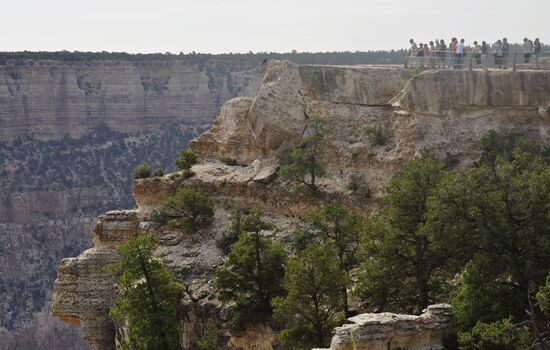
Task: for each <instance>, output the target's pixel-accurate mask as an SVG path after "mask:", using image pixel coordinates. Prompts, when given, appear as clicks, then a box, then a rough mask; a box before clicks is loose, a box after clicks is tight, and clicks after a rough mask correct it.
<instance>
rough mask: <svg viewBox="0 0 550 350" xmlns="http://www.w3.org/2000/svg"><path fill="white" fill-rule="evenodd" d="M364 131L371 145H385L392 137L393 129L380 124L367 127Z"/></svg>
mask: <svg viewBox="0 0 550 350" xmlns="http://www.w3.org/2000/svg"><path fill="white" fill-rule="evenodd" d="M364 132H365V135H366V136H367V138H368V140H369V143H370V144H371V146H384V145H386V144H387V143H388V142H389V141H390V139H391V138H392V132H391V130H390V129H388V128H384V127H380V126H375V127H365V129H364Z"/></svg>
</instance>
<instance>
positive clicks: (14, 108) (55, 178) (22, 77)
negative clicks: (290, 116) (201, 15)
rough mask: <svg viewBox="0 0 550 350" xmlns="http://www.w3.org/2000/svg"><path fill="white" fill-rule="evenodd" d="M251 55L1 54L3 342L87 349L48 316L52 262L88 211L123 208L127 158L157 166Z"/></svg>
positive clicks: (227, 93)
mask: <svg viewBox="0 0 550 350" xmlns="http://www.w3.org/2000/svg"><path fill="white" fill-rule="evenodd" d="M261 78H262V66H261V61H258V60H248V61H246V60H238V59H235V60H234V61H231V60H227V59H226V60H223V61H220V60H217V59H210V60H208V59H204V60H195V61H193V60H190V59H187V60H160V61H139V62H128V61H107V60H106V61H97V60H96V61H75V62H64V61H48V60H8V61H6V62H0V175H1V176H0V188H1V189H2V191H1V193H0V295H2V298H1V299H2V300H0V349H10V350H14V349H18V350H30V349H33V350H34V349H41V350H53V349H85V348H88V346H87V345H86V344H85V343H84V342H82V340H81V339H80V336H79V334H78V332H77V331H76V329H75V328H72V327H67V326H65V325H64V324H63V323H62V322H59V320H58V319H56V318H53V317H51V316H50V309H51V302H50V300H51V290H52V285H53V281H54V279H55V269H56V266H57V264H58V262H59V260H60V259H61V258H62V257H64V256H76V255H78V253H79V252H81V251H83V250H84V249H86V248H89V247H90V246H91V244H92V241H91V237H90V235H89V234H88V232H90V230H91V229H92V228H93V225H94V222H95V217H96V216H97V215H98V214H100V213H102V212H105V211H106V210H110V209H115V208H121V207H130V206H132V197H131V193H130V188H131V175H130V172H131V170H132V168H133V167H134V166H136V165H137V164H139V163H141V162H144V161H146V162H149V163H150V164H152V165H153V166H155V167H161V168H164V169H165V170H170V169H171V168H172V163H173V160H174V159H175V157H176V156H177V153H178V152H179V150H181V149H183V148H185V147H186V146H187V142H188V141H189V140H190V139H192V138H193V137H195V136H197V135H198V134H199V133H200V132H202V131H203V130H205V129H206V128H207V127H208V126H209V125H210V123H211V122H212V119H213V117H214V116H215V112H216V110H217V109H218V108H219V107H220V106H221V105H222V104H223V103H224V102H225V101H227V100H228V99H231V98H233V97H236V96H241V95H250V96H253V95H254V94H256V91H257V90H258V88H259V86H260V81H261Z"/></svg>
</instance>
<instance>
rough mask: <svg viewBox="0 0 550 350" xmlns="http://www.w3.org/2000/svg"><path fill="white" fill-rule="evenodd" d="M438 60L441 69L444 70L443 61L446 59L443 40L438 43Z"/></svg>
mask: <svg viewBox="0 0 550 350" xmlns="http://www.w3.org/2000/svg"><path fill="white" fill-rule="evenodd" d="M438 56H439V60H440V61H441V68H445V60H446V59H447V45H446V44H445V40H443V39H441V41H440V42H439V55H438Z"/></svg>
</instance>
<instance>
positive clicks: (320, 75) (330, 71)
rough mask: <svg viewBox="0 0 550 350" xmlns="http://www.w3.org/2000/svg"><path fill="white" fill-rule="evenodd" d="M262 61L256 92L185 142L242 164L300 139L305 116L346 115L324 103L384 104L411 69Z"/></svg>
mask: <svg viewBox="0 0 550 350" xmlns="http://www.w3.org/2000/svg"><path fill="white" fill-rule="evenodd" d="M264 67H265V76H264V79H263V81H262V85H261V87H260V90H259V92H258V94H257V95H256V97H254V99H253V100H252V101H251V100H250V99H237V100H234V101H231V102H230V103H228V104H226V105H225V106H223V107H222V109H221V111H220V113H219V114H218V117H217V118H216V121H215V122H214V125H213V127H212V128H211V129H210V130H209V131H208V132H206V133H204V134H203V135H201V137H199V138H198V139H197V140H196V141H193V142H192V143H191V144H190V147H191V148H192V149H193V150H194V151H196V152H197V153H199V154H201V155H203V156H210V157H223V156H226V157H231V158H234V159H236V160H238V161H239V162H241V163H245V164H246V163H251V162H252V161H254V160H256V159H261V158H270V157H280V156H281V154H282V152H284V151H285V150H286V149H288V148H289V147H292V146H293V145H294V144H297V143H299V142H300V139H301V137H302V135H303V133H304V129H305V126H306V119H307V118H308V116H309V117H312V116H314V115H322V116H327V117H332V116H334V117H336V118H339V119H341V120H340V121H342V120H346V119H347V118H348V116H347V115H342V114H341V113H340V111H336V110H332V111H329V110H328V108H327V107H330V108H333V109H334V108H337V109H340V110H342V112H344V111H346V110H349V109H350V108H352V109H353V110H354V112H357V109H364V110H365V113H369V112H370V110H369V107H370V108H372V109H375V110H376V109H377V108H384V107H388V106H389V102H390V100H391V99H392V98H393V97H394V96H395V95H396V94H397V93H398V92H399V91H401V90H402V89H403V88H404V87H405V84H406V82H407V80H408V79H409V78H410V74H411V73H410V71H408V70H405V69H399V68H397V67H382V68H381V67H373V66H298V65H296V64H293V63H290V62H287V61H283V62H280V61H269V62H268V63H267V64H266V65H265V66H264ZM336 113H339V116H338V115H336Z"/></svg>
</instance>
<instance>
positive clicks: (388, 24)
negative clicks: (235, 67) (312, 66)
mask: <svg viewBox="0 0 550 350" xmlns="http://www.w3.org/2000/svg"><path fill="white" fill-rule="evenodd" d="M520 6H521V7H520ZM0 23H1V24H2V26H1V27H2V31H3V32H2V34H1V35H0V51H18V50H33V51H35V50H48V51H53V50H63V49H66V50H70V51H72V50H81V51H102V50H106V51H127V52H166V51H170V52H173V53H178V52H180V51H183V52H190V51H196V52H212V53H218V52H247V51H249V50H251V51H254V52H258V51H279V52H280V51H291V50H298V51H344V50H351V51H355V50H369V49H389V48H402V47H406V46H407V45H408V44H407V42H408V40H409V39H410V38H411V37H413V38H415V39H417V42H424V41H429V40H433V39H436V38H444V39H450V38H451V37H452V36H457V37H464V38H465V39H466V41H467V42H472V41H473V40H476V39H477V40H488V41H491V42H492V41H494V40H496V39H497V38H501V37H503V36H507V37H508V38H509V40H510V41H512V42H516V41H520V40H521V39H522V38H523V37H524V36H528V37H532V38H534V37H535V36H538V37H540V38H541V40H542V41H543V42H548V41H549V40H550V0H513V1H511V0H499V1H494V0H489V1H487V0H461V1H448V0H438V1H436V0H336V1H334V0H330V1H329V0H316V1H314V0H270V1H264V0H0Z"/></svg>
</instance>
